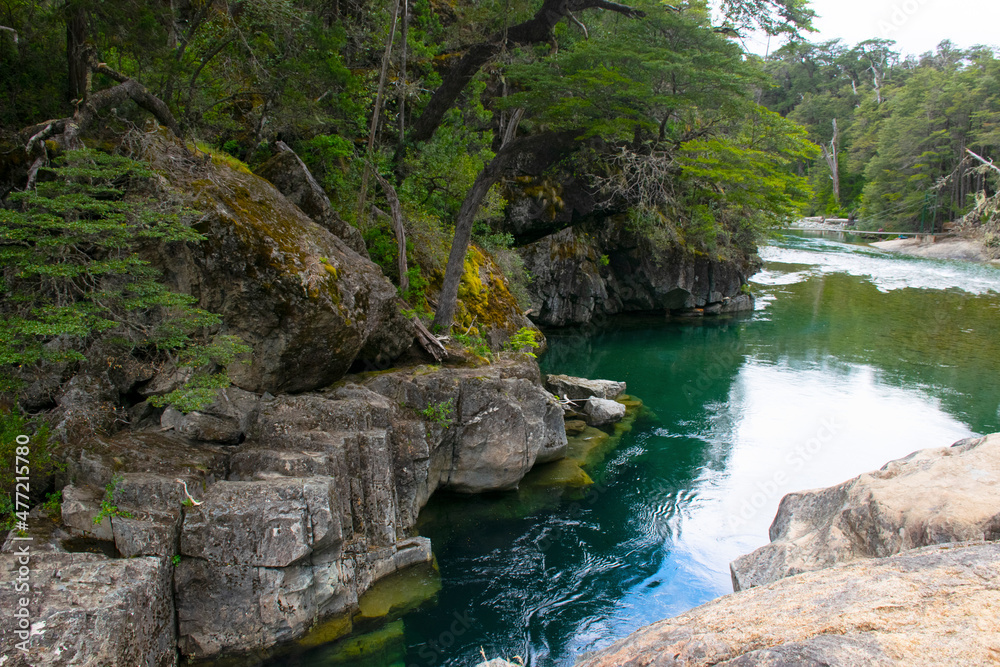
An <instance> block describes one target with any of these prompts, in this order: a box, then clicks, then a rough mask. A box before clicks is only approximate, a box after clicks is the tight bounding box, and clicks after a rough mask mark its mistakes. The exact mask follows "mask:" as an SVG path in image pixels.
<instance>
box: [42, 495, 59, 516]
mask: <svg viewBox="0 0 1000 667" xmlns="http://www.w3.org/2000/svg"><path fill="white" fill-rule="evenodd" d="M42 510H43V511H44V512H45V513H46V514H47V515H48V516H49V518H50V519H58V518H59V517H60V516H61V515H62V491H55V492H53V493H50V494H49V495H48V496H47V497H46V498H45V502H44V503H42Z"/></svg>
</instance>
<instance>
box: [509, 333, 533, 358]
mask: <svg viewBox="0 0 1000 667" xmlns="http://www.w3.org/2000/svg"><path fill="white" fill-rule="evenodd" d="M538 333H539V332H538V331H536V330H535V329H529V328H528V327H521V328H520V329H518V330H517V333H515V334H514V335H513V336H511V337H510V340H508V341H507V343H506V346H507V348H508V349H510V350H511V351H513V352H523V353H524V354H526V355H528V356H529V357H531V358H532V359H534V358H535V353H534V352H532V351H531V350H532V349H535V348H537V347H539V343H538Z"/></svg>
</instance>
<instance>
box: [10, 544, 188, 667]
mask: <svg viewBox="0 0 1000 667" xmlns="http://www.w3.org/2000/svg"><path fill="white" fill-rule="evenodd" d="M12 544H13V545H14V546H13V551H14V552H15V553H3V554H0V575H2V581H0V609H3V616H4V618H3V621H2V625H0V655H2V656H3V657H2V658H0V664H2V665H4V666H5V667H28V666H31V667H57V666H58V667H61V666H63V665H66V666H69V665H115V666H118V665H122V666H124V665H129V666H130V667H132V666H134V667H170V666H172V665H176V664H177V646H176V643H175V640H174V609H173V600H172V598H171V596H170V577H171V572H170V570H171V569H172V566H171V565H170V562H169V561H168V560H166V559H162V558H150V557H146V558H127V559H109V558H106V557H104V556H99V555H97V554H85V553H54V552H51V551H50V552H41V553H39V552H37V551H36V552H34V553H32V554H31V555H30V557H28V558H25V557H19V556H18V555H17V553H16V551H17V549H18V545H19V544H28V545H31V543H30V542H27V541H26V542H22V543H18V542H13V543H12ZM29 551H30V550H29ZM22 567H23V568H24V571H26V572H28V574H27V575H25V576H22V577H21V580H20V581H28V582H30V585H31V590H30V592H19V591H18V590H16V589H15V586H16V585H17V584H18V581H19V579H18V577H19V576H21V575H19V571H20V570H21V568H22ZM22 598H24V599H27V600H28V601H29V604H28V606H27V607H22V606H21V604H20V600H21V599H22ZM21 608H23V609H27V610H28V613H29V615H28V616H26V618H27V621H28V626H29V627H30V628H31V636H30V639H28V640H27V642H26V643H25V644H23V645H22V646H21V647H18V644H19V643H20V642H21V641H22V639H21V637H19V636H18V635H17V634H16V630H18V629H20V628H19V620H20V619H18V618H17V617H16V614H17V611H18V609H21ZM21 648H25V649H27V650H25V651H22V650H21Z"/></svg>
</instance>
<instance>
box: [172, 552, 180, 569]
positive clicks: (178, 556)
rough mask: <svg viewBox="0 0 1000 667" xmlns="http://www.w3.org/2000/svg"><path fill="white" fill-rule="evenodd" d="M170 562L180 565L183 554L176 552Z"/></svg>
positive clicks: (175, 565)
mask: <svg viewBox="0 0 1000 667" xmlns="http://www.w3.org/2000/svg"><path fill="white" fill-rule="evenodd" d="M170 562H171V563H173V564H174V567H177V566H178V565H180V564H181V555H180V554H174V555H173V556H172V557H171V558H170Z"/></svg>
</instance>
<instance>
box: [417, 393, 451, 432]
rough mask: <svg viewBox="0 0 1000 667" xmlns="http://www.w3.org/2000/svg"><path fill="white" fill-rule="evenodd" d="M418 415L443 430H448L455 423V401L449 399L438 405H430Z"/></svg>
mask: <svg viewBox="0 0 1000 667" xmlns="http://www.w3.org/2000/svg"><path fill="white" fill-rule="evenodd" d="M420 414H421V415H423V416H424V417H426V418H427V419H429V420H431V421H432V422H434V423H435V424H440V425H441V426H443V427H444V428H450V427H451V425H452V424H454V423H455V419H454V415H455V399H452V398H449V399H448V400H447V401H441V402H440V403H431V404H430V405H428V406H427V407H426V408H424V409H423V410H421V411H420Z"/></svg>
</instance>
